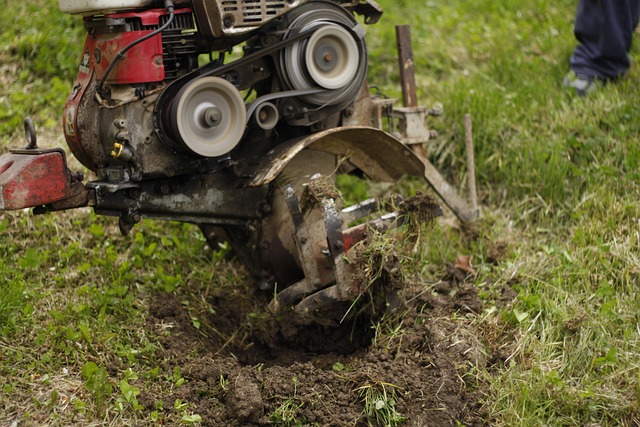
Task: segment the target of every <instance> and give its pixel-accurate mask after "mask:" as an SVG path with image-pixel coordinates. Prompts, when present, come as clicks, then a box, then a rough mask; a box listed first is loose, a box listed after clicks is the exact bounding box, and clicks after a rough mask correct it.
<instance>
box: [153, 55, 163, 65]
mask: <svg viewBox="0 0 640 427" xmlns="http://www.w3.org/2000/svg"><path fill="white" fill-rule="evenodd" d="M154 61H155V63H156V65H161V64H162V57H161V56H156V59H155V60H154Z"/></svg>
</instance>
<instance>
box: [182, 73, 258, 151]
mask: <svg viewBox="0 0 640 427" xmlns="http://www.w3.org/2000/svg"><path fill="white" fill-rule="evenodd" d="M170 121H171V129H170V131H171V132H170V134H171V135H172V136H173V137H174V138H175V139H176V140H178V141H179V142H181V143H182V144H183V145H184V147H185V148H187V149H188V150H189V151H191V152H193V153H195V154H198V155H200V156H204V157H218V156H222V155H225V154H227V153H229V152H230V151H231V150H233V149H234V148H235V146H236V145H238V143H239V142H240V140H241V139H242V135H243V134H244V130H245V125H246V121H247V113H246V107H245V104H244V101H243V99H242V96H241V95H240V92H239V91H238V90H237V89H236V88H235V86H233V85H232V84H231V83H229V82H228V81H227V80H224V79H221V78H219V77H202V78H200V79H196V80H193V81H191V82H189V83H187V84H186V85H185V86H184V87H183V88H182V89H180V91H179V92H178V94H177V95H176V98H175V99H174V100H173V101H172V103H171V107H170Z"/></svg>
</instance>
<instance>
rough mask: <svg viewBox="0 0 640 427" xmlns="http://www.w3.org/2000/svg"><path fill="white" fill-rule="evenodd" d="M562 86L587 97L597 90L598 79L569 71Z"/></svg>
mask: <svg viewBox="0 0 640 427" xmlns="http://www.w3.org/2000/svg"><path fill="white" fill-rule="evenodd" d="M562 86H564V87H566V88H569V89H573V90H574V91H575V92H576V94H577V95H578V96H587V94H588V93H590V92H593V91H594V90H595V88H596V79H595V77H589V76H580V75H577V74H576V73H575V72H574V71H569V73H568V74H567V75H566V76H564V79H563V80H562Z"/></svg>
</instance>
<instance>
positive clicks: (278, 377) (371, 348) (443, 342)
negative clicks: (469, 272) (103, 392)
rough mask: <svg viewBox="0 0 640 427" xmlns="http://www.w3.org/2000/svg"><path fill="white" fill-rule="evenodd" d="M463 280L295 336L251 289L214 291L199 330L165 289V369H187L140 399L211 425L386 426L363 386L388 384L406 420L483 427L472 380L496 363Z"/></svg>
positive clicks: (154, 320) (153, 321)
mask: <svg viewBox="0 0 640 427" xmlns="http://www.w3.org/2000/svg"><path fill="white" fill-rule="evenodd" d="M458 276H459V275H458ZM458 276H456V275H451V276H450V277H449V279H450V280H444V281H440V282H439V283H438V284H437V285H423V284H414V285H412V286H409V287H407V288H405V290H404V291H403V293H402V295H401V300H402V301H403V304H401V306H400V307H399V308H397V309H396V310H395V312H393V313H387V314H385V316H384V318H382V319H381V320H380V319H378V321H377V323H376V322H373V321H372V320H371V319H369V320H368V321H367V320H366V319H365V320H363V319H361V318H360V319H356V320H353V321H351V322H350V323H348V324H343V325H342V327H340V328H330V327H321V326H306V327H297V328H294V332H295V333H292V332H291V330H290V329H289V328H285V327H284V325H288V321H287V320H285V319H282V318H275V317H273V316H270V315H268V314H265V312H264V311H263V312H262V313H259V312H256V307H259V306H263V307H264V306H266V303H267V302H268V301H267V300H265V298H267V297H266V296H264V295H260V294H259V293H257V292H254V291H252V290H251V288H250V285H249V284H247V285H243V286H241V288H244V287H246V289H233V290H231V289H219V290H216V291H215V295H213V296H211V297H209V299H208V301H207V302H208V304H209V305H210V307H211V310H209V311H210V312H211V313H212V314H210V315H209V316H208V318H206V319H202V324H203V325H206V328H204V327H201V328H200V329H197V328H196V327H194V325H193V322H192V319H191V317H190V314H189V311H188V307H186V306H185V304H183V303H182V302H181V301H180V300H178V299H177V298H176V297H174V296H172V295H162V296H157V297H155V298H156V299H155V300H153V301H152V303H151V308H150V312H149V317H148V328H149V329H150V332H152V333H154V334H157V335H158V336H160V337H161V345H162V347H163V360H162V361H161V369H162V370H164V371H165V373H166V374H168V375H171V372H172V370H174V369H175V367H176V366H178V367H180V372H181V374H182V376H183V377H184V379H185V380H186V382H185V384H183V385H182V386H181V387H179V388H176V389H175V390H173V391H171V392H166V391H165V392H164V393H165V394H164V396H163V395H162V393H160V392H157V393H156V391H153V390H150V392H149V393H150V394H149V395H145V394H144V392H143V394H142V395H141V396H140V399H139V400H140V403H141V404H143V405H144V406H145V407H147V408H149V409H153V406H154V402H155V401H157V399H158V398H160V397H161V398H162V399H163V401H164V402H174V401H175V400H176V399H181V400H182V401H188V402H190V407H189V408H190V410H191V411H192V412H193V413H197V414H199V415H200V416H201V417H202V425H205V426H221V425H228V426H266V425H317V426H361V425H362V426H366V425H378V424H376V422H375V420H374V419H373V418H368V415H367V414H366V411H365V394H366V392H367V391H377V392H382V391H384V392H386V393H387V396H388V397H389V398H393V401H389V402H388V404H389V407H390V408H392V409H393V410H394V411H395V412H394V413H395V414H399V415H401V416H402V417H403V418H404V420H405V421H404V422H403V423H402V425H407V426H455V425H460V424H458V423H462V424H463V425H467V426H476V425H484V424H485V422H483V421H482V417H481V414H480V412H481V405H480V402H479V398H480V396H479V393H478V392H477V391H475V390H474V386H475V385H474V384H467V383H465V380H464V378H465V373H467V372H468V371H470V370H471V369H474V368H475V367H480V368H482V367H485V366H486V365H487V364H488V363H493V362H492V361H491V360H489V359H490V356H489V353H490V351H489V350H488V349H486V348H485V347H484V345H483V343H482V342H481V341H480V339H479V338H478V337H479V336H480V334H479V333H478V332H477V331H475V330H474V329H473V327H472V326H471V325H473V322H472V321H470V320H469V319H471V318H472V317H473V316H475V315H476V314H478V313H480V312H481V311H482V309H483V306H482V302H481V301H480V300H479V298H478V295H477V293H476V290H475V289H474V286H473V285H471V284H469V283H466V282H465V281H464V280H459V278H458ZM463 277H464V276H463ZM454 313H455V316H453V314H454ZM467 316H469V318H467ZM372 324H377V327H374V326H373V325H372ZM289 326H290V325H289ZM145 389H147V390H148V387H145V388H143V390H145ZM151 393H153V395H151ZM165 404H166V403H165ZM392 425H395V424H392Z"/></svg>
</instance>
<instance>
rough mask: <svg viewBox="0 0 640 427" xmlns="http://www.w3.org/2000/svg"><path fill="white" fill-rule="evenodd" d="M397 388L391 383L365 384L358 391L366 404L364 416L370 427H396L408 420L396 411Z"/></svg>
mask: <svg viewBox="0 0 640 427" xmlns="http://www.w3.org/2000/svg"><path fill="white" fill-rule="evenodd" d="M396 390H397V387H396V386H395V385H393V384H390V383H385V382H377V383H373V384H365V385H362V386H360V387H358V388H357V389H356V391H357V392H358V395H359V396H360V398H361V399H362V401H363V402H364V414H365V415H366V417H367V423H368V425H370V426H385V427H396V426H400V425H402V424H403V423H404V422H405V421H406V418H405V417H404V416H402V415H401V414H400V413H399V412H398V411H397V410H396V400H397V398H396Z"/></svg>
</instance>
